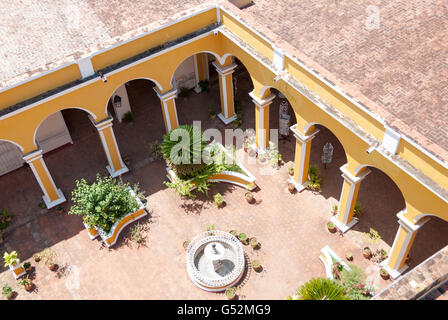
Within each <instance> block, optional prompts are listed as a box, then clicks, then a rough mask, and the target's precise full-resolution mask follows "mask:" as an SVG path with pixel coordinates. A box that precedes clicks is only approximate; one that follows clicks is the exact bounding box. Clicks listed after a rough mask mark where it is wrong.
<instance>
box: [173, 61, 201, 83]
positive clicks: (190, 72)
mask: <svg viewBox="0 0 448 320" xmlns="http://www.w3.org/2000/svg"><path fill="white" fill-rule="evenodd" d="M174 81H175V85H176V87H177V88H178V89H180V88H181V87H185V88H187V89H193V88H194V87H195V86H196V77H195V70H194V62H193V56H191V57H189V58H187V59H186V60H184V62H182V63H181V64H180V66H179V67H178V68H177V70H176V72H175V73H174Z"/></svg>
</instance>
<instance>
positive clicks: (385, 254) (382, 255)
mask: <svg viewBox="0 0 448 320" xmlns="http://www.w3.org/2000/svg"><path fill="white" fill-rule="evenodd" d="M380 253H381V259H383V260H386V259H387V251H386V250H384V249H381V251H380Z"/></svg>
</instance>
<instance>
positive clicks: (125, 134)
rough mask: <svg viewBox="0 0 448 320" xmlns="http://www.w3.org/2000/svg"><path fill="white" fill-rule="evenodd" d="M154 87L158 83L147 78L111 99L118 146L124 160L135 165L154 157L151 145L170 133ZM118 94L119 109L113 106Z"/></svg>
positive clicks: (110, 103) (128, 86)
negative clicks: (166, 133)
mask: <svg viewBox="0 0 448 320" xmlns="http://www.w3.org/2000/svg"><path fill="white" fill-rule="evenodd" d="M154 87H156V84H155V83H154V82H152V81H150V80H147V79H135V80H131V81H129V82H127V83H125V84H123V85H122V86H121V87H120V88H119V89H118V90H117V91H116V92H115V93H114V94H113V95H112V96H111V98H110V99H109V103H108V108H107V110H108V113H109V114H110V115H111V116H112V117H113V125H114V132H115V135H116V139H117V143H118V145H119V148H120V151H121V154H122V156H123V159H124V160H125V162H127V163H130V164H131V166H133V165H135V164H137V165H138V164H142V162H145V161H146V160H147V159H148V158H149V157H150V148H151V144H152V143H153V142H154V141H156V140H158V141H160V140H161V139H162V136H163V134H165V132H166V130H165V125H164V119H163V113H162V109H161V102H160V99H159V98H158V96H157V94H156V92H155V90H154ZM116 95H119V96H120V99H121V107H119V108H115V107H114V103H113V100H114V98H115V96H116ZM127 112H131V114H132V117H128V116H127V115H126V113H127ZM123 117H124V118H123ZM120 118H121V119H120ZM130 119H132V121H129V120H130ZM120 120H121V122H120Z"/></svg>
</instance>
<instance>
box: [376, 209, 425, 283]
mask: <svg viewBox="0 0 448 320" xmlns="http://www.w3.org/2000/svg"><path fill="white" fill-rule="evenodd" d="M404 213H405V212H404V211H400V212H399V213H398V214H397V217H398V224H399V227H398V232H397V234H396V236H395V240H394V243H393V245H392V249H391V251H390V254H389V257H388V258H387V259H386V260H384V261H383V262H382V263H381V266H382V267H383V268H384V269H386V270H387V271H388V272H389V274H390V276H391V277H392V278H393V279H396V278H398V277H399V276H400V275H401V274H402V273H403V272H404V271H405V270H406V269H407V268H408V265H407V264H406V257H407V255H408V253H409V250H411V247H412V244H413V242H414V239H415V236H416V235H417V231H418V230H419V229H420V228H421V226H423V225H424V224H425V223H426V222H427V221H428V220H429V218H426V219H423V220H422V221H421V222H419V223H417V224H414V223H412V222H411V221H409V220H408V219H407V218H405V217H404Z"/></svg>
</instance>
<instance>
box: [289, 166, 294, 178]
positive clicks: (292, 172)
mask: <svg viewBox="0 0 448 320" xmlns="http://www.w3.org/2000/svg"><path fill="white" fill-rule="evenodd" d="M288 173H289V175H290V176H293V175H294V168H289V169H288Z"/></svg>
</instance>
